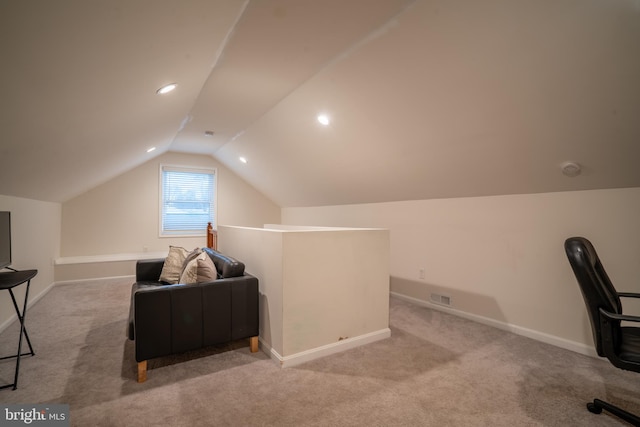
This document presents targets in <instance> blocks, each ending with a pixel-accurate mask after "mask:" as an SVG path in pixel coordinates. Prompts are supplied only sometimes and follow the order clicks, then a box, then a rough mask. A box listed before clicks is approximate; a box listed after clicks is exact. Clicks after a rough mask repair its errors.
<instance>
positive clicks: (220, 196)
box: [56, 152, 280, 280]
mask: <svg viewBox="0 0 640 427" xmlns="http://www.w3.org/2000/svg"><path fill="white" fill-rule="evenodd" d="M160 164H169V165H178V166H195V167H207V168H216V169H217V176H216V179H217V192H218V193H217V204H218V206H217V216H218V217H217V220H218V224H230V225H241V226H261V225H262V224H264V223H265V222H280V207H279V206H277V205H275V204H274V203H273V202H272V201H270V200H269V199H267V198H266V197H265V196H263V195H262V194H261V193H259V192H258V191H257V190H255V189H254V188H253V187H251V186H250V185H248V184H247V183H246V182H245V181H243V180H242V179H240V178H239V177H238V176H237V175H236V174H234V173H233V172H231V171H230V170H229V169H227V168H226V167H225V166H224V165H222V164H221V163H219V162H217V161H216V160H214V159H213V158H212V157H211V156H204V155H191V154H180V153H171V152H170V153H165V154H163V155H161V156H158V157H156V158H154V159H152V160H150V161H148V162H147V163H145V164H143V165H141V166H139V167H137V168H135V169H133V170H131V171H129V172H126V173H124V174H122V175H120V176H118V177H116V178H114V179H112V180H110V181H108V182H106V183H105V184H103V185H100V186H98V187H96V188H94V189H92V190H90V191H88V192H86V193H84V194H82V195H80V196H78V197H76V198H74V199H72V200H69V201H67V202H65V203H63V205H62V243H61V249H60V252H61V256H62V257H75V256H88V255H113V254H134V255H135V254H139V255H140V256H143V255H144V252H145V251H146V252H148V253H158V252H165V253H166V252H167V250H168V248H169V245H179V246H184V247H185V248H189V249H192V248H195V247H202V246H205V245H206V237H205V236H204V234H203V236H199V237H188V238H177V237H174V238H167V237H159V231H158V229H159V214H158V206H159V191H160V187H159V185H160V183H159V176H160V175H159V166H160ZM203 233H204V230H203ZM134 257H135V256H134ZM134 264H135V263H134V262H113V263H93V264H75V265H59V266H57V267H56V280H71V279H79V278H88V277H104V274H108V275H109V276H119V275H127V274H133V272H134Z"/></svg>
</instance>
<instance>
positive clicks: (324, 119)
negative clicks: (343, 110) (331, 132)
mask: <svg viewBox="0 0 640 427" xmlns="http://www.w3.org/2000/svg"><path fill="white" fill-rule="evenodd" d="M318 121H319V122H320V124H321V125H323V126H329V123H331V120H329V116H327V115H326V114H318Z"/></svg>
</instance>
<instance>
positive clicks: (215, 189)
mask: <svg viewBox="0 0 640 427" xmlns="http://www.w3.org/2000/svg"><path fill="white" fill-rule="evenodd" d="M164 170H169V171H178V172H193V173H209V174H213V176H214V178H213V198H214V200H213V220H214V223H213V224H212V225H213V228H214V229H216V228H217V224H218V169H217V168H207V167H195V166H182V165H172V164H164V163H160V167H159V171H158V237H160V238H163V239H166V238H172V237H174V238H175V237H202V236H206V235H207V229H206V225H205V227H204V229H203V230H202V233H197V234H163V232H162V202H163V192H164V188H163V185H162V171H164Z"/></svg>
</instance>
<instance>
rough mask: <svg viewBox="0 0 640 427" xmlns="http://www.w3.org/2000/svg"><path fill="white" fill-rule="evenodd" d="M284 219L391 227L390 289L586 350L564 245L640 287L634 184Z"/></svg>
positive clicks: (638, 197)
mask: <svg viewBox="0 0 640 427" xmlns="http://www.w3.org/2000/svg"><path fill="white" fill-rule="evenodd" d="M282 222H283V224H293V225H295V224H299V225H303V224H313V225H318V226H345V227H349V226H351V227H384V228H389V229H390V230H391V276H392V282H391V290H392V291H393V292H397V293H401V294H404V295H406V296H409V297H412V298H416V299H418V300H422V301H428V300H429V298H430V294H431V293H432V292H434V293H438V294H444V295H447V296H450V297H451V298H452V302H453V305H452V307H453V308H454V309H456V310H459V311H460V313H459V314H469V315H471V317H477V318H478V319H482V320H486V321H488V323H492V322H493V323H494V324H496V325H498V326H504V327H506V328H507V329H512V330H514V331H516V332H520V333H523V334H525V335H529V336H532V337H535V338H539V339H543V340H547V341H549V342H553V343H554V344H557V345H561V346H565V347H567V348H571V349H573V350H576V351H582V352H585V353H590V352H592V350H591V348H592V338H591V330H590V327H589V323H588V319H587V314H586V310H585V308H584V303H583V300H582V296H581V294H580V291H579V289H578V285H577V283H576V281H575V278H574V276H573V274H572V271H571V268H570V266H569V264H568V261H567V258H566V255H565V253H564V248H563V243H564V240H565V239H566V238H567V237H570V236H575V235H581V236H584V237H587V238H589V239H590V240H591V241H592V242H593V243H594V245H595V247H596V249H597V250H598V253H599V255H600V257H601V259H602V260H603V263H604V265H605V268H606V269H607V272H608V273H609V275H610V277H611V279H612V280H613V282H614V284H615V285H616V286H617V287H618V289H619V290H628V291H640V262H639V260H640V188H632V189H614V190H594V191H578V192H562V193H547V194H533V195H512V196H497V197H477V198H459V199H440V200H423V201H407V202H392V203H379V204H362V205H348V206H331V207H317V208H284V209H283V210H282ZM421 268H424V270H425V273H424V275H425V276H424V279H420V278H419V271H420V269H421Z"/></svg>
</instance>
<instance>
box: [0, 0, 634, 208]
mask: <svg viewBox="0 0 640 427" xmlns="http://www.w3.org/2000/svg"><path fill="white" fill-rule="evenodd" d="M639 46H640V3H639V2H638V1H637V0H554V1H550V0H549V1H547V0H543V1H540V0H518V1H513V0H483V1H476V0H431V1H429V0H415V1H412V0H325V1H323V2H318V1H312V0H250V1H247V2H245V1H240V0H215V1H213V0H109V1H99V0H56V1H50V0H30V1H23V0H0V52H1V54H2V66H1V67H0V95H1V96H0V113H1V114H0V138H1V139H0V194H4V195H12V196H18V197H25V198H32V199H38V200H48V201H58V202H64V201H66V200H68V199H70V198H72V197H74V196H76V195H78V194H81V193H82V192H84V191H87V190H89V189H90V188H92V187H94V186H96V185H98V184H101V183H102V182H105V181H107V180H109V179H111V178H113V177H115V176H117V175H118V174H120V173H123V172H124V171H126V170H129V169H131V168H133V167H135V166H137V165H139V164H141V163H143V162H146V161H147V160H149V159H150V158H151V157H152V156H155V155H158V154H161V153H163V152H166V151H178V152H189V153H198V154H202V155H211V156H213V157H214V158H216V159H217V160H219V161H220V162H222V163H223V164H225V165H226V166H227V167H228V168H230V169H231V170H233V171H234V172H236V173H237V174H238V175H240V176H241V177H242V178H243V179H245V180H246V181H247V182H249V183H251V184H252V185H253V186H255V187H256V188H257V189H258V190H260V191H262V192H263V193H264V194H265V195H266V196H267V197H269V198H271V199H272V200H273V201H274V202H276V203H277V204H279V205H280V206H283V207H285V206H319V205H333V204H351V203H365V202H384V201H395V200H415V199H430V198H446V197H464V196H484V195H499V194H520V193H539V192H553V191H566V190H583V189H599V188H617V187H638V186H640V168H639V167H638V166H637V165H636V161H637V160H638V158H640V156H639V154H640V119H639V117H640V79H639V78H638V76H640V48H639ZM171 82H176V83H178V88H177V90H176V91H174V92H172V93H170V94H167V95H163V96H161V95H157V94H156V93H155V91H156V89H158V88H159V87H160V86H162V85H163V84H166V83H171ZM319 113H325V114H327V115H328V116H329V117H330V119H331V123H330V124H329V126H322V125H320V124H319V123H318V122H317V121H316V116H317V115H318V114H319ZM207 131H212V132H213V135H212V136H207V135H206V134H205V132H207ZM152 146H153V147H156V150H155V151H153V152H152V153H147V152H146V150H147V148H150V147H152ZM240 156H243V157H245V158H246V159H248V163H246V164H245V163H241V162H240V161H239V160H238V159H239V157H240ZM565 161H576V162H579V163H580V164H581V165H582V174H581V175H579V176H577V177H574V178H568V177H566V176H564V175H563V174H562V173H561V171H560V165H561V164H562V163H563V162H565Z"/></svg>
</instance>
